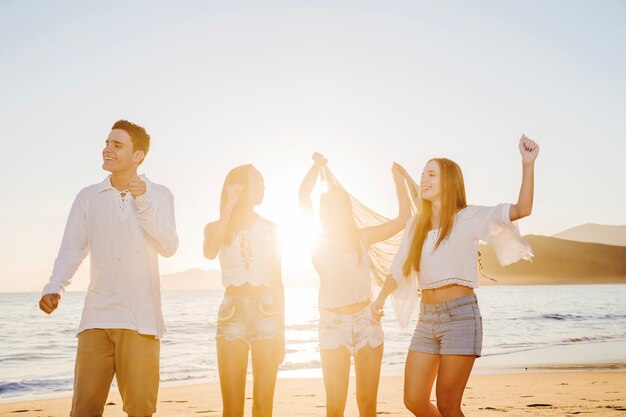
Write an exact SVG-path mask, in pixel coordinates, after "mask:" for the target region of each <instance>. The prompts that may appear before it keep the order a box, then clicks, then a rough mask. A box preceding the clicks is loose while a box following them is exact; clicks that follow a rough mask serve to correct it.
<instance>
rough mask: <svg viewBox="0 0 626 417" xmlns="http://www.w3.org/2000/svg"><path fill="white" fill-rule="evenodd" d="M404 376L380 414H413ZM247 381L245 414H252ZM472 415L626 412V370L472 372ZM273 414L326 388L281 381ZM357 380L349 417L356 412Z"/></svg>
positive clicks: (312, 411) (167, 412) (201, 394)
mask: <svg viewBox="0 0 626 417" xmlns="http://www.w3.org/2000/svg"><path fill="white" fill-rule="evenodd" d="M402 383H403V378H402V377H401V376H384V377H382V379H381V385H380V392H379V398H378V414H380V415H390V416H409V415H410V413H409V412H408V411H407V410H406V409H405V408H404V405H403V403H402ZM250 389H251V386H250V384H248V397H247V398H248V399H247V404H246V416H249V415H250V402H251V398H250V395H251V390H250ZM70 402H71V399H70V398H69V397H62V398H49V399H38V400H29V401H19V402H11V403H2V404H0V416H7V417H9V416H11V417H16V416H22V417H62V416H67V415H69V410H70ZM463 404H464V410H465V413H466V415H468V416H496V415H502V413H506V415H507V416H511V417H513V416H574V415H579V414H584V415H587V416H626V372H550V373H528V374H500V375H485V374H483V375H481V374H478V375H473V376H472V377H471V378H470V381H469V384H468V387H467V390H466V393H465V397H464V400H463ZM158 407H159V409H158V412H157V415H160V416H180V417H191V416H194V417H195V416H219V415H221V401H220V393H219V384H218V383H217V382H209V383H202V384H192V385H179V386H169V387H163V388H161V390H160V395H159V405H158ZM274 410H275V412H274V415H275V416H277V417H281V416H289V417H293V416H319V417H322V416H324V415H325V413H324V388H323V384H322V380H321V379H319V378H294V379H279V381H278V386H277V389H276V399H275V407H274ZM104 415H105V416H109V417H118V416H119V417H122V416H125V414H124V413H123V412H122V408H121V400H120V397H119V394H118V393H116V392H112V393H111V394H110V396H109V399H108V404H107V407H106V410H105V414H104ZM356 415H358V413H357V407H356V400H355V392H354V380H352V381H351V382H350V392H349V398H348V404H347V407H346V416H356Z"/></svg>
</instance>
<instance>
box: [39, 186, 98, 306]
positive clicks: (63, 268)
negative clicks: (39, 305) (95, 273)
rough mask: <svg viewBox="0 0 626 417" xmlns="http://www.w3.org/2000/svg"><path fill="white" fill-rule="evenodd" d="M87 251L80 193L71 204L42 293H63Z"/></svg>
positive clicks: (85, 226) (84, 216) (84, 217)
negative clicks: (57, 252) (59, 243)
mask: <svg viewBox="0 0 626 417" xmlns="http://www.w3.org/2000/svg"><path fill="white" fill-rule="evenodd" d="M87 253H88V246H87V219H86V212H85V207H84V205H83V203H82V202H81V194H79V195H78V196H77V197H76V199H75V200H74V204H72V209H71V210H70V214H69V216H68V219H67V223H66V225H65V232H64V233H63V240H62V241H61V248H60V249H59V254H58V255H57V258H56V260H55V261H54V268H53V270H52V276H51V277H50V281H49V282H48V284H47V285H46V286H45V287H44V289H43V292H42V295H46V294H59V295H63V293H65V288H66V287H67V286H68V285H70V283H71V281H72V277H73V276H74V274H75V273H76V270H77V269H78V267H79V266H80V264H81V263H82V262H83V259H85V257H86V256H87Z"/></svg>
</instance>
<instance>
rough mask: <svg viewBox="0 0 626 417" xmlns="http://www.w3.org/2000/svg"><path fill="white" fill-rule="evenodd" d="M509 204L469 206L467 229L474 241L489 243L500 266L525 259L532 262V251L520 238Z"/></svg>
mask: <svg viewBox="0 0 626 417" xmlns="http://www.w3.org/2000/svg"><path fill="white" fill-rule="evenodd" d="M510 210H511V204H508V203H501V204H498V205H496V206H491V207H484V206H469V207H468V208H467V213H464V215H467V216H468V220H469V221H468V222H467V225H468V226H467V227H468V230H469V231H470V233H471V234H472V235H473V237H474V238H475V239H478V240H482V241H484V242H487V243H489V244H490V245H491V246H492V247H493V249H494V251H495V253H496V257H497V259H498V262H499V263H500V265H502V266H506V265H510V264H512V263H515V262H517V261H519V260H520V259H525V260H527V261H532V257H533V256H534V255H533V251H532V248H531V247H530V245H529V244H528V242H526V241H525V240H524V238H523V237H522V235H521V233H520V231H519V228H518V227H517V222H512V221H511V217H510V214H509V212H510Z"/></svg>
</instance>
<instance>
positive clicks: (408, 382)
mask: <svg viewBox="0 0 626 417" xmlns="http://www.w3.org/2000/svg"><path fill="white" fill-rule="evenodd" d="M519 150H520V153H521V156H522V185H521V189H520V193H519V198H518V201H517V203H516V204H499V205H497V206H493V207H483V206H469V205H467V203H466V201H465V186H464V182H463V174H462V173H461V169H460V168H459V166H458V165H457V164H456V163H454V162H453V161H450V160H449V159H444V158H437V159H431V160H430V161H428V163H427V164H426V166H425V168H424V171H423V172H422V178H421V190H422V194H421V202H420V206H419V209H418V212H417V215H416V216H414V217H413V218H412V219H411V220H410V221H409V222H408V224H407V227H406V229H405V232H404V238H403V242H402V244H401V246H400V250H399V251H398V254H397V255H396V258H395V259H394V262H393V265H392V268H391V272H392V275H393V277H390V278H389V279H387V280H386V281H385V284H384V286H383V289H382V290H381V292H380V294H379V300H380V301H383V300H384V299H385V297H386V296H387V295H388V294H390V293H391V292H392V291H393V290H394V289H395V288H396V287H398V286H400V285H404V283H405V281H406V280H416V279H417V281H418V286H419V288H420V289H421V302H420V317H419V320H418V323H417V326H416V327H415V332H414V334H413V338H412V340H411V344H410V347H409V353H408V355H407V360H406V365H405V380H404V402H405V405H406V406H407V408H408V409H409V410H410V411H411V412H412V413H413V414H415V415H416V416H418V415H419V416H424V417H441V416H444V417H445V416H463V412H462V410H461V401H462V398H463V392H464V390H465V385H466V383H467V380H468V378H469V376H470V373H471V370H472V367H473V365H474V360H475V359H476V357H478V356H480V354H481V346H482V318H481V315H480V310H479V308H478V303H477V300H476V296H475V294H474V288H476V287H478V272H477V269H478V268H477V259H476V257H477V253H478V244H479V242H480V241H485V242H488V243H490V244H491V245H492V246H493V248H494V250H495V252H496V255H497V257H498V260H499V262H500V263H501V264H503V265H506V264H510V263H513V262H516V261H518V260H520V259H527V260H529V259H531V257H532V256H533V254H532V250H531V249H530V246H529V245H528V244H527V243H526V242H525V241H524V240H523V239H522V237H521V234H520V232H519V230H518V228H517V225H516V224H514V223H512V221H514V220H517V219H521V218H523V217H526V216H528V215H529V214H530V212H531V209H532V204H533V175H534V174H533V172H534V162H535V159H536V158H537V154H538V153H539V146H538V145H537V144H536V143H535V142H533V141H532V140H530V139H528V138H527V137H526V136H523V135H522V138H521V139H520V142H519ZM409 296H410V297H414V296H415V295H414V294H409ZM380 301H379V302H380ZM435 379H436V380H437V387H436V393H437V405H436V406H435V405H433V404H432V403H431V402H430V395H431V391H432V386H433V383H434V381H435Z"/></svg>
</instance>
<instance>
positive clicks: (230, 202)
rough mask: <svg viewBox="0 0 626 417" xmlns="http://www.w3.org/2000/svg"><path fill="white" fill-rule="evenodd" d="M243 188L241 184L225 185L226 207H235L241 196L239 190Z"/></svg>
mask: <svg viewBox="0 0 626 417" xmlns="http://www.w3.org/2000/svg"><path fill="white" fill-rule="evenodd" d="M242 190H243V184H230V185H227V186H226V195H227V199H226V207H228V208H229V209H231V210H232V209H233V208H235V206H236V205H237V203H238V202H239V198H240V197H241V191H242Z"/></svg>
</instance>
